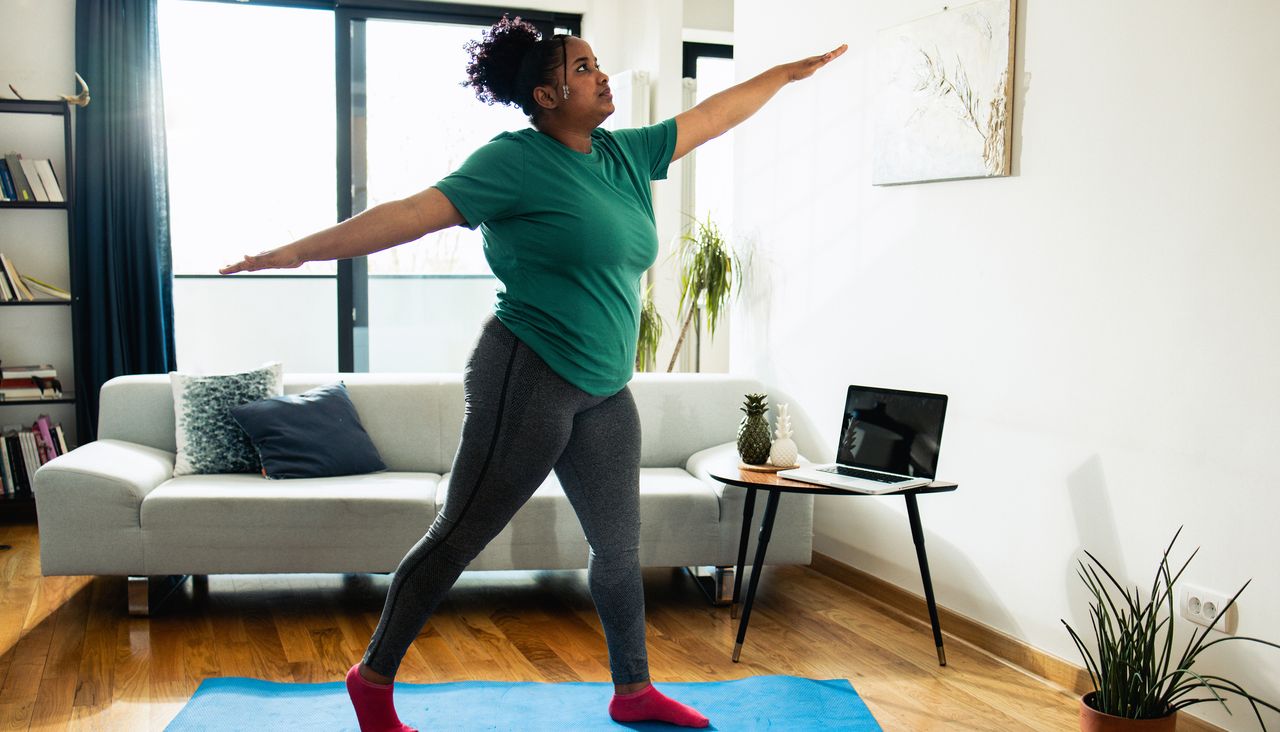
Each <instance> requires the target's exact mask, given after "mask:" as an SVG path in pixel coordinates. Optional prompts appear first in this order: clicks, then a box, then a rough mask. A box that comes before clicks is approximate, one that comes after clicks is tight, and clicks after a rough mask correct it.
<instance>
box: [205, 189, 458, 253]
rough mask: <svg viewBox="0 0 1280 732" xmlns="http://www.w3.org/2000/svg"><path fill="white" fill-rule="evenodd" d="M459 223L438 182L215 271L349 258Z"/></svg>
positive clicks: (377, 250)
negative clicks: (435, 185) (436, 185)
mask: <svg viewBox="0 0 1280 732" xmlns="http://www.w3.org/2000/svg"><path fill="white" fill-rule="evenodd" d="M461 223H463V218H462V214H461V213H458V209H456V208H454V206H453V204H452V203H451V202H450V201H449V199H448V198H446V197H445V195H444V194H443V193H441V192H440V191H439V190H438V189H436V188H428V189H426V190H425V191H422V192H421V193H416V194H414V195H412V196H409V197H408V198H402V199H400V200H398V201H389V202H387V203H383V204H379V205H377V206H374V207H373V208H371V209H369V210H368V211H365V212H364V213H361V214H360V215H359V216H353V217H351V218H349V219H347V220H346V221H343V222H342V223H340V224H337V225H335V226H330V227H329V228H327V229H324V230H323V231H317V232H316V233H314V234H311V235H308V236H304V237H303V238H301V239H299V240H297V241H295V242H293V243H292V244H286V245H284V246H282V247H277V248H275V249H269V250H267V251H265V252H261V253H259V254H253V255H249V254H246V255H245V257H244V259H242V260H241V261H239V262H237V263H235V264H229V265H227V266H225V267H223V268H222V269H220V270H218V272H219V274H224V275H228V274H234V273H236V272H252V271H254V270H259V269H292V268H294V267H298V266H301V265H302V264H304V263H306V262H317V261H322V260H327V259H351V258H353V257H361V256H364V255H366V254H372V253H373V252H380V251H382V250H383V249H388V248H390V247H393V246H396V245H397V244H403V243H405V242H408V241H414V240H416V239H419V238H421V237H423V236H426V235H427V234H430V233H431V232H433V231H440V230H441V229H447V228H449V227H450V226H457V225H458V224H461Z"/></svg>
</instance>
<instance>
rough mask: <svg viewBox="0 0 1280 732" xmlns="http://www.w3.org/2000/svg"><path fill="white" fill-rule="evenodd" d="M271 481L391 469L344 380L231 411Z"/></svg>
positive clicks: (264, 400)
mask: <svg viewBox="0 0 1280 732" xmlns="http://www.w3.org/2000/svg"><path fill="white" fill-rule="evenodd" d="M231 416H232V418H234V419H235V421H236V423H238V424H239V425H240V428H241V429H243V430H244V431H245V433H246V434H247V435H249V440H250V441H251V442H252V443H253V446H254V448H256V449H257V451H258V455H259V456H260V457H261V459H262V472H263V474H264V475H266V476H267V477H268V478H272V479H278V478H325V477H331V476H337V475H359V474H361V473H375V472H378V471H380V470H386V469H387V466H386V465H385V464H384V463H383V462H382V456H380V455H379V454H378V449H377V448H376V447H374V446H373V440H370V439H369V433H367V432H365V431H364V427H363V426H362V425H361V424H360V417H359V416H358V415H357V414H356V407H355V405H354V404H352V403H351V397H349V396H347V387H346V385H345V384H343V383H342V382H341V381H339V382H335V383H333V384H326V385H324V386H319V387H316V388H315V389H312V390H311V391H308V392H304V393H302V394H286V395H285V396H275V397H269V398H267V399H261V400H259V401H256V402H249V403H248V404H241V405H240V406H238V407H232V409H231Z"/></svg>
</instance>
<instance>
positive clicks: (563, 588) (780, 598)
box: [0, 525, 1078, 732]
mask: <svg viewBox="0 0 1280 732" xmlns="http://www.w3.org/2000/svg"><path fill="white" fill-rule="evenodd" d="M37 542H38V538H37V534H36V530H35V527H34V526H31V525H17V526H15V525H0V544H10V545H12V547H13V548H12V549H10V550H7V551H0V730H13V729H23V730H25V729H33V730H52V729H58V730H62V729H104V730H130V731H132V730H146V729H155V730H160V729H163V727H164V726H165V724H167V723H168V722H169V721H170V720H171V719H172V718H173V716H174V715H175V714H177V713H178V710H179V709H181V708H182V705H183V704H184V703H185V702H186V701H187V699H189V698H190V696H191V694H192V692H193V691H195V688H196V686H197V685H198V684H199V683H200V680H201V679H204V678H208V677H213V676H249V677H254V678H260V679H269V680H277V681H297V682H321V681H338V680H340V679H341V678H342V675H343V673H344V672H345V671H346V670H347V668H348V667H349V666H350V665H351V664H352V663H354V662H355V661H356V660H357V659H358V658H359V657H360V655H361V653H362V652H363V650H364V648H365V644H366V643H367V642H368V640H369V636H370V634H371V633H372V631H373V627H374V625H376V623H377V620H378V616H379V614H380V612H381V609H382V601H383V599H384V597H385V595H386V590H387V585H388V584H389V581H390V578H389V577H388V576H385V575H234V576H212V577H209V579H208V582H207V585H206V584H201V583H194V582H188V583H187V584H186V585H184V586H183V588H182V589H181V590H180V594H178V595H175V596H174V597H171V598H170V600H169V601H168V603H166V605H165V606H164V607H163V608H162V610H161V612H160V613H159V614H158V615H157V616H155V617H152V618H131V617H129V616H128V615H127V613H126V601H125V594H126V591H125V580H124V579H123V578H120V577H99V578H92V577H41V576H40V567H39V547H38V543H37ZM644 579H645V593H646V614H647V618H648V649H649V666H650V672H651V674H652V677H653V679H654V681H655V683H656V684H657V685H658V686H659V688H661V685H662V682H664V681H711V680H728V679H737V678H742V677H746V676H753V675H768V674H792V675H797V676H805V677H809V678H816V679H831V678H846V679H848V680H849V681H850V682H851V683H852V684H853V686H854V688H856V689H857V690H858V693H859V694H860V695H861V696H862V698H863V699H864V700H865V701H866V703H867V706H868V707H870V709H871V711H872V713H874V714H875V716H876V719H878V720H879V721H880V724H881V725H882V726H883V727H884V729H885V730H890V731H893V730H910V731H912V732H914V731H916V730H982V731H983V732H990V731H991V730H1044V731H1046V732H1047V731H1049V730H1053V731H1054V732H1059V731H1061V730H1072V729H1077V728H1078V723H1077V721H1076V700H1075V698H1074V697H1072V696H1070V695H1068V694H1067V693H1066V692H1064V691H1061V690H1058V689H1055V688H1052V687H1050V686H1049V685H1048V684H1046V683H1045V682H1043V681H1041V680H1039V679H1037V678H1036V677H1033V676H1030V675H1028V674H1026V673H1024V672H1022V671H1020V670H1018V669H1016V668H1014V667H1012V666H1009V665H1007V664H1005V663H1003V662H1001V661H998V660H995V659H994V658H992V657H990V656H988V655H986V654H984V653H982V652H979V651H977V650H976V649H974V648H972V647H969V646H966V645H965V644H964V643H962V642H961V641H958V640H955V639H950V638H949V639H948V640H947V662H948V665H947V667H945V668H941V667H939V666H938V662H937V656H936V653H935V651H934V648H933V639H932V636H931V634H930V631H929V628H928V626H927V625H922V624H921V623H919V622H918V621H916V620H914V619H911V618H907V617H905V616H903V615H901V614H900V613H898V612H896V611H894V610H892V609H890V608H888V607H887V606H883V605H880V604H879V603H877V602H875V601H874V600H872V599H870V598H868V597H867V596H865V595H862V594H860V593H858V592H856V591H854V590H852V589H850V588H848V587H847V586H845V585H843V584H840V583H838V582H836V581H835V580H832V579H830V578H829V577H827V576H825V575H822V574H819V573H817V572H815V571H813V570H811V569H809V568H807V567H796V566H792V567H769V568H767V569H766V570H765V572H764V574H763V575H762V577H761V582H760V589H759V591H758V596H757V603H756V606H755V609H754V611H753V613H752V616H751V625H750V632H749V633H748V635H747V641H746V645H745V646H744V647H743V651H742V658H741V663H736V664H735V663H733V662H732V661H731V660H730V654H731V651H732V649H733V642H734V633H735V632H736V627H737V626H736V621H734V620H732V619H731V618H730V617H729V610H728V608H724V607H713V606H711V605H710V604H709V603H708V602H707V601H706V600H705V599H704V598H703V596H702V594H701V593H700V592H699V591H698V589H697V588H696V587H695V586H694V584H693V581H692V580H691V579H690V578H689V577H688V576H687V575H685V574H684V573H683V572H679V571H676V570H671V569H646V570H645V573H644ZM398 679H399V680H402V681H406V682H439V681H461V680H471V679H490V680H504V681H601V682H605V681H608V680H609V666H608V656H607V654H606V652H605V644H604V636H603V634H602V633H601V630H600V624H599V620H598V618H597V616H596V614H595V609H594V606H593V605H592V602H591V597H590V595H589V594H588V592H587V587H586V572H585V571H564V572H496V573H495V572H470V573H466V574H464V575H463V577H462V579H461V580H460V581H459V582H458V584H457V585H455V586H454V588H453V590H451V591H450V593H449V596H448V598H447V600H446V602H445V603H444V604H443V605H442V606H441V608H440V610H439V611H438V612H437V613H436V615H434V616H433V617H432V618H431V620H430V621H429V622H428V624H427V626H426V628H424V629H423V632H422V634H421V635H420V636H419V637H418V639H417V641H415V643H414V645H413V646H412V647H411V648H410V650H409V653H408V655H407V656H406V657H405V659H404V663H403V665H402V666H401V670H400V675H399V677H398ZM601 713H602V714H603V713H604V710H603V709H602V710H601ZM407 721H409V722H412V723H417V724H418V725H419V726H420V727H421V728H422V729H430V728H431V724H430V720H407ZM712 722H713V724H714V723H715V722H716V720H714V719H713V720H712ZM719 729H724V730H729V729H732V726H731V725H729V724H724V723H723V722H722V723H721V724H720V725H719Z"/></svg>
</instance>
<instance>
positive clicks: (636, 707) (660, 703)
mask: <svg viewBox="0 0 1280 732" xmlns="http://www.w3.org/2000/svg"><path fill="white" fill-rule="evenodd" d="M609 716H610V717H613V721H615V722H643V721H646V720H654V721H658V722H670V723H671V724H678V725H680V726H681V727H706V726H707V725H709V724H711V722H710V721H709V720H708V719H707V718H706V717H704V716H702V715H701V714H699V713H698V710H696V709H694V708H693V707H691V706H688V705H685V704H681V703H680V702H678V701H676V700H675V699H671V698H668V697H666V696H663V695H662V693H661V692H660V691H658V690H657V689H655V688H654V687H653V684H650V685H649V686H647V687H645V688H644V689H641V690H640V691H636V692H632V693H630V694H614V695H613V699H611V700H610V701H609Z"/></svg>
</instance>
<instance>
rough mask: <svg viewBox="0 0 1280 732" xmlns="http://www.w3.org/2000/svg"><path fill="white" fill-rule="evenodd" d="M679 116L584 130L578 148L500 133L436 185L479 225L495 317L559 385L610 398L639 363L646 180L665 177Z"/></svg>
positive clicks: (532, 133)
mask: <svg viewBox="0 0 1280 732" xmlns="http://www.w3.org/2000/svg"><path fill="white" fill-rule="evenodd" d="M675 146H676V123H675V119H674V118H672V119H668V120H666V121H664V122H660V123H658V124H656V125H651V126H649V127H637V128H634V129H626V130H615V131H609V130H605V129H601V128H597V129H596V130H595V131H593V132H592V133H591V152H590V153H580V152H578V151H576V150H573V149H571V148H569V147H567V146H565V145H563V144H562V143H560V142H559V141H557V140H556V139H555V138H553V137H551V136H550V135H547V134H544V133H542V132H539V131H537V130H535V129H533V128H527V129H523V130H520V131H518V132H503V133H501V134H499V135H498V136H497V137H494V138H493V139H492V140H490V141H489V142H488V143H487V144H485V145H484V146H483V147H481V148H480V149H479V150H476V151H475V152H474V153H472V155H471V157H469V158H467V160H466V162H464V163H463V164H462V166H461V167H460V168H458V170H457V171H456V172H454V173H452V174H450V175H448V176H446V177H445V178H444V179H442V180H441V181H440V182H439V183H437V184H436V186H435V187H436V188H438V189H439V190H440V192H442V193H444V195H445V196H446V197H447V198H448V199H449V200H450V201H451V202H452V203H453V205H454V206H455V207H456V208H457V209H458V211H459V212H460V213H461V214H462V216H463V217H464V218H465V219H466V226H467V228H470V229H474V228H476V227H477V226H479V227H480V230H481V232H483V234H484V254H485V258H486V259H487V260H488V261H489V267H490V268H491V269H492V270H493V273H494V275H496V276H497V278H498V279H499V280H500V281H501V282H502V284H503V286H504V290H503V291H500V292H499V293H498V301H497V304H496V305H495V307H494V313H495V315H496V316H497V318H498V320H500V321H501V322H502V323H503V325H506V326H507V327H508V328H510V329H511V332H512V333H514V334H515V335H516V337H517V338H519V339H520V340H521V341H523V342H524V343H525V344H526V345H528V346H529V347H530V348H532V349H533V350H534V352H535V353H537V354H538V355H539V356H541V357H542V359H543V360H544V361H546V362H547V365H548V366H550V367H551V368H552V370H554V371H555V372H556V373H557V374H559V375H560V376H562V377H564V379H565V380H566V381H568V382H569V383H571V384H573V385H574V386H576V387H578V388H579V389H582V390H583V391H585V392H587V393H588V394H591V395H593V396H608V395H611V394H614V393H615V392H617V391H618V390H620V389H622V387H624V386H626V384H627V382H628V381H630V380H631V375H632V373H633V372H634V371H635V360H636V338H637V336H638V335H639V332H640V278H641V276H642V275H643V274H644V272H645V270H647V269H648V268H649V267H650V266H651V265H652V264H653V262H654V260H655V259H657V256H658V231H657V227H656V226H655V224H654V218H653V198H652V195H651V193H650V190H649V182H650V181H654V180H662V179H664V178H666V177H667V165H668V164H669V163H670V161H671V155H672V153H673V151H674V150H675Z"/></svg>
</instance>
